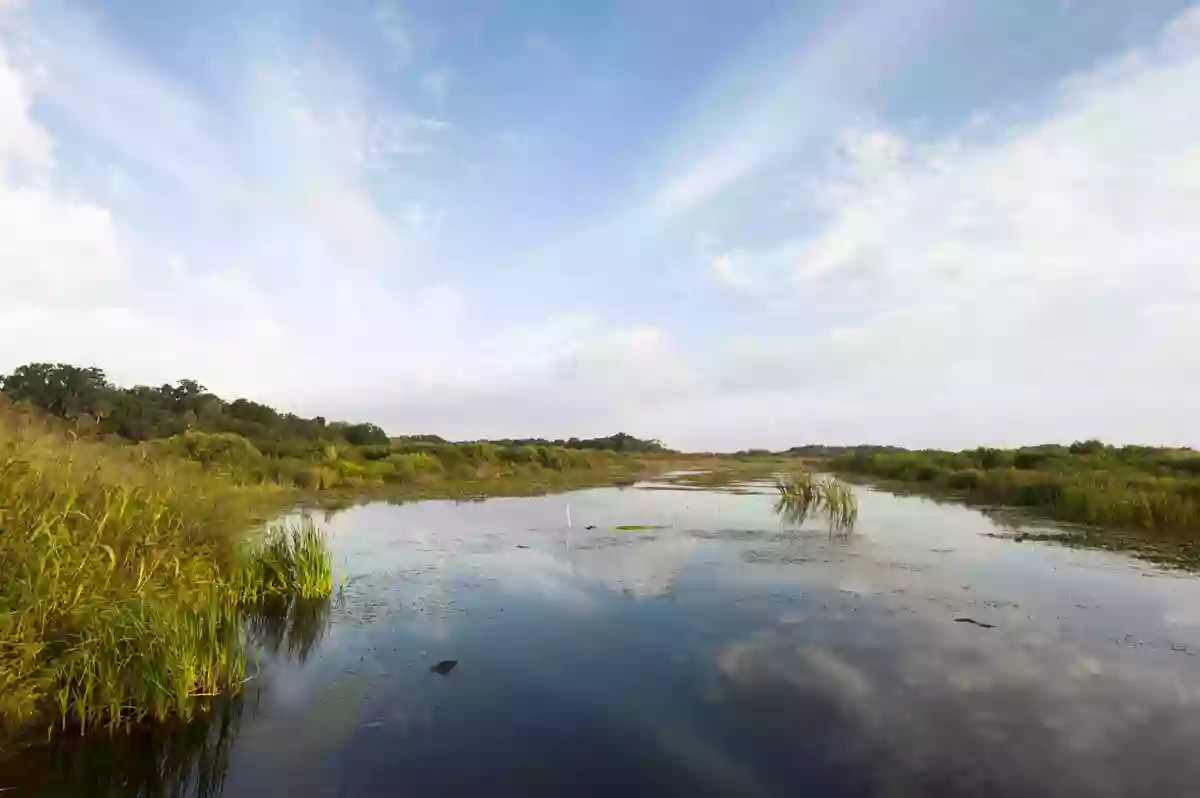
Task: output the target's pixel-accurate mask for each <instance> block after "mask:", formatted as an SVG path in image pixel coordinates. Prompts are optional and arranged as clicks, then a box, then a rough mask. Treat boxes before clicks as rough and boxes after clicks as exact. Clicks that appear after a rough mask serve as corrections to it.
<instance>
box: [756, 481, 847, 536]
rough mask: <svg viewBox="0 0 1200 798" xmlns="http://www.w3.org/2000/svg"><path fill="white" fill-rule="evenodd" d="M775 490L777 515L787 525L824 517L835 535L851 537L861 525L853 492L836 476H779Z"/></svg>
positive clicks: (830, 530) (830, 531) (831, 532)
mask: <svg viewBox="0 0 1200 798" xmlns="http://www.w3.org/2000/svg"><path fill="white" fill-rule="evenodd" d="M775 488H776V490H777V491H778V492H779V500H778V501H777V502H776V503H775V512H777V513H778V514H779V515H780V517H781V518H783V519H784V520H785V521H787V522H788V523H791V524H795V525H797V526H799V525H800V524H803V523H804V522H805V521H807V520H809V519H810V518H823V519H824V520H825V521H826V522H828V525H829V533H830V534H831V535H832V534H834V533H840V534H849V533H850V532H852V531H853V530H854V525H855V524H856V523H857V522H858V499H857V498H856V497H855V495H854V490H853V489H852V488H850V486H848V485H847V484H846V483H844V482H842V481H841V480H838V479H837V478H835V477H832V476H827V475H826V476H819V475H816V474H813V473H812V472H811V471H793V472H792V473H790V474H787V475H784V476H781V477H778V478H777V479H776V482H775Z"/></svg>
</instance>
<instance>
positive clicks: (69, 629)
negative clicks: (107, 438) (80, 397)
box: [0, 404, 333, 730]
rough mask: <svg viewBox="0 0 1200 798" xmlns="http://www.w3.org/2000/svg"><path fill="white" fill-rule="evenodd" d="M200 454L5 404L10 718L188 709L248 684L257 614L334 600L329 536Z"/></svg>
mask: <svg viewBox="0 0 1200 798" xmlns="http://www.w3.org/2000/svg"><path fill="white" fill-rule="evenodd" d="M249 499H250V497H249V496H247V495H246V492H245V491H244V490H241V489H239V488H238V487H237V486H236V485H234V484H232V483H231V482H229V481H228V480H226V479H224V478H222V477H220V476H219V475H216V474H213V473H210V472H206V471H205V470H203V469H202V468H200V467H199V466H198V465H196V464H194V463H188V462H181V461H176V460H171V459H167V458H163V457H161V456H159V455H156V454H155V453H154V452H151V451H146V450H140V449H132V448H120V447H113V446H111V445H108V444H105V443H103V442H98V441H88V440H82V439H78V438H75V437H73V436H71V435H70V434H68V432H66V431H64V430H62V429H60V428H59V427H58V426H57V425H56V424H54V423H52V422H49V421H46V420H44V419H42V418H40V417H38V416H37V415H36V414H33V413H31V412H28V411H22V410H19V409H15V408H12V407H10V406H7V405H6V404H0V508H3V509H2V511H0V512H2V515H0V574H3V575H4V578H3V580H0V723H2V724H3V725H6V726H8V727H14V726H19V725H22V724H28V723H34V724H54V725H57V726H58V727H60V728H65V727H69V726H75V727H78V728H79V729H81V730H86V729H87V728H89V727H91V726H94V725H103V726H117V725H124V724H127V723H130V722H134V721H138V720H141V719H143V718H147V717H153V718H160V719H161V718H165V717H167V716H171V715H179V716H183V717H187V716H189V715H190V714H192V712H193V710H194V708H195V707H196V699H197V698H200V697H204V696H210V695H213V694H219V693H223V692H227V691H229V690H233V689H236V688H237V687H238V686H239V685H240V684H241V683H242V682H243V681H244V680H245V678H246V633H245V628H244V627H245V621H246V617H247V613H248V612H249V611H250V610H251V609H252V608H253V607H254V606H255V605H257V604H259V603H261V602H265V601H290V600H292V599H293V598H305V599H320V598H328V596H329V595H330V592H331V590H332V587H333V583H332V559H331V555H330V551H329V547H328V541H327V540H326V539H325V537H324V536H323V535H322V533H320V532H319V531H318V530H317V529H316V528H315V527H314V526H313V524H312V522H311V520H306V519H300V520H299V521H296V522H292V523H289V524H287V525H276V526H272V527H269V528H268V529H267V530H266V531H265V532H264V533H262V534H254V533H253V530H254V528H255V527H256V526H261V521H260V519H259V518H258V517H257V516H256V515H255V511H254V504H253V502H251V501H250V500H249Z"/></svg>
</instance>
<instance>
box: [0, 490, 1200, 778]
mask: <svg viewBox="0 0 1200 798" xmlns="http://www.w3.org/2000/svg"><path fill="white" fill-rule="evenodd" d="M655 487H663V486H656V485H648V486H639V487H632V488H626V489H617V488H605V489H596V490H588V491H580V492H576V493H571V494H565V495H559V496H548V497H539V498H518V499H492V500H488V501H486V502H480V503H459V504H456V503H453V502H440V501H432V502H422V503H415V504H409V505H403V506H393V505H388V504H374V505H368V506H364V507H359V508H356V509H351V510H347V511H345V512H341V513H338V514H336V515H334V516H332V517H330V518H328V519H327V520H326V526H327V527H328V528H329V529H330V530H331V531H332V532H333V534H334V541H335V548H336V552H337V560H338V563H339V565H340V567H341V568H342V570H343V574H344V577H343V578H344V582H345V587H344V594H343V596H342V598H341V600H340V601H339V602H337V603H336V605H335V606H333V607H332V608H329V609H327V610H324V611H322V610H321V609H320V608H317V610H316V611H314V612H313V613H310V614H309V615H306V616H304V617H303V618H302V619H301V620H302V621H306V622H305V623H302V624H301V626H302V627H303V628H304V630H306V631H303V632H296V633H293V634H292V635H291V639H290V640H289V639H288V638H287V637H286V636H285V637H283V638H282V639H280V638H279V636H278V634H277V635H276V639H275V641H274V646H268V648H267V650H266V651H264V653H263V655H262V663H261V669H260V672H259V676H258V678H257V679H255V680H254V681H253V682H251V684H250V685H248V687H249V688H250V689H249V690H248V691H247V692H246V694H245V695H244V696H243V697H242V698H241V699H240V700H238V701H236V702H229V703H226V704H223V705H221V706H220V707H218V708H217V709H216V710H215V711H214V713H213V716H212V721H211V722H210V723H208V724H207V725H193V726H190V727H184V728H178V729H172V730H167V731H166V732H163V733H160V734H156V735H141V736H134V737H118V738H115V739H97V740H87V741H78V740H75V741H65V742H64V741H60V742H57V743H55V744H54V745H53V746H48V747H46V748H43V749H40V750H38V751H34V752H31V753H29V754H27V755H25V756H24V758H23V759H21V760H18V761H17V762H15V763H9V764H8V765H5V766H4V767H3V768H2V769H0V788H3V787H11V788H13V792H12V794H14V795H53V796H67V795H70V796H75V795H111V796H131V795H153V796H158V795H188V796H191V795H211V796H216V795H223V796H226V798H243V797H244V796H246V797H248V796H255V797H256V798H258V797H269V796H308V795H312V796H354V797H355V798H358V797H360V796H363V797H366V796H392V795H413V796H429V795H520V796H526V795H626V796H627V795H648V796H664V795H687V796H696V795H739V796H743V795H744V796H784V795H787V796H796V795H813V796H820V795H832V796H908V795H931V796H941V797H944V796H1073V795H1080V796H1156V798H1162V797H1163V796H1189V795H1198V794H1200V756H1198V755H1197V751H1200V711H1198V710H1200V657H1198V656H1197V654H1200V580H1197V579H1196V578H1194V577H1191V576H1186V575H1181V574H1174V573H1170V572H1165V571H1161V570H1158V569H1156V568H1154V567H1153V566H1149V565H1146V564H1143V563H1139V562H1137V561H1134V560H1132V559H1129V558H1126V557H1123V556H1120V555H1113V554H1107V553H1101V552H1090V551H1079V550H1071V549H1066V548H1060V547H1056V546H1054V545H1051V544H1041V543H1030V542H1023V543H1018V542H1014V541H1012V540H1005V539H1000V538H996V537H992V536H991V535H993V534H995V533H997V532H1001V531H1002V530H1001V528H1000V527H997V526H996V525H995V524H994V523H993V521H991V520H989V519H988V518H987V517H985V516H983V515H981V514H979V513H978V512H976V511H974V510H970V509H967V508H964V507H959V506H954V505H939V504H935V503H932V502H930V501H928V500H925V499H921V498H916V497H906V498H900V497H896V496H892V495H890V494H886V493H879V492H871V491H867V490H865V489H859V498H860V505H861V509H860V522H859V526H858V528H857V530H856V531H855V533H854V534H853V535H851V536H849V537H833V538H830V536H829V535H828V534H827V533H826V531H825V530H824V529H823V528H822V527H821V525H820V524H813V525H812V526H811V527H804V528H800V529H796V528H788V527H781V524H780V522H779V520H778V518H777V517H776V516H775V514H774V512H773V509H772V505H773V500H774V498H773V496H772V495H771V493H772V492H771V491H770V490H769V489H768V488H767V487H766V486H763V485H749V486H742V487H743V488H747V487H748V488H749V490H750V491H751V492H749V493H732V492H729V491H713V490H663V489H653V488H655ZM568 506H569V507H570V516H571V519H572V525H571V526H570V527H568V524H567V512H568V511H567V508H568ZM633 524H636V525H656V526H659V527H661V528H656V529H650V530H638V531H620V530H616V529H614V528H613V527H615V526H617V525H633ZM587 526H593V527H595V528H594V529H585V527H587ZM962 619H970V620H971V621H977V622H979V623H980V624H990V625H991V626H990V627H988V626H981V625H977V624H975V623H970V622H968V621H966V620H962ZM277 631H278V630H277ZM450 660H456V661H457V665H455V666H453V668H452V669H449V670H448V672H444V673H443V672H438V670H431V667H433V666H435V665H437V664H438V663H439V662H444V661H450ZM448 667H449V666H448V665H446V666H443V668H441V669H440V670H442V671H446V669H447V668H448ZM5 795H7V793H5Z"/></svg>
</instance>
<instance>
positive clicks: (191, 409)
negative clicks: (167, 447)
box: [0, 363, 388, 446]
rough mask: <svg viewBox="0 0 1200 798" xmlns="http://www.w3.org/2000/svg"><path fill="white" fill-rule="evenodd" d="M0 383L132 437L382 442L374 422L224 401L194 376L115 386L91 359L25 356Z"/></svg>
mask: <svg viewBox="0 0 1200 798" xmlns="http://www.w3.org/2000/svg"><path fill="white" fill-rule="evenodd" d="M0 390H2V391H3V392H4V393H5V394H7V395H8V396H9V398H10V399H12V400H13V401H15V402H28V403H30V404H32V405H35V406H37V407H40V408H42V409H43V410H45V411H47V412H48V413H50V414H52V415H55V416H58V417H59V418H64V419H68V420H70V421H75V422H77V423H78V424H80V425H82V426H84V427H86V428H89V429H92V430H93V431H95V432H98V433H101V434H114V435H119V436H121V437H122V438H128V439H129V440H133V441H146V440H151V439H155V438H169V437H171V436H173V435H179V434H181V433H183V432H186V431H188V430H195V431H198V432H208V433H218V432H232V433H236V434H238V435H241V436H242V437H244V438H247V439H249V440H252V441H256V442H258V441H278V440H288V439H300V440H342V441H345V442H346V443H349V444H351V445H353V446H369V445H372V444H387V443H388V436H387V433H386V432H384V431H383V430H382V429H381V428H379V427H378V426H376V425H375V424H370V423H358V424H351V423H348V422H342V421H335V422H327V421H326V420H325V419H324V418H322V417H321V416H316V417H315V418H303V417H301V416H297V415H295V414H294V413H280V412H279V411H277V410H275V409H274V408H272V407H268V406H267V405H264V404H260V403H258V402H254V401H251V400H249V399H235V400H233V401H232V402H227V401H225V400H224V399H222V398H220V397H219V396H217V395H216V394H214V393H212V392H210V391H209V390H208V389H207V388H205V387H204V386H203V385H201V384H199V383H198V382H196V381H195V380H179V381H178V382H176V383H175V384H174V385H169V384H163V385H160V386H157V387H153V386H149V385H135V386H134V387H132V388H121V387H118V386H116V385H113V384H112V383H111V382H109V381H108V378H107V377H106V376H105V374H104V372H103V371H102V370H101V369H99V368H96V367H94V366H91V367H81V366H71V365H67V364H65V363H30V364H28V365H24V366H20V367H18V368H17V369H15V370H14V371H13V372H12V373H11V374H9V375H7V376H4V377H0Z"/></svg>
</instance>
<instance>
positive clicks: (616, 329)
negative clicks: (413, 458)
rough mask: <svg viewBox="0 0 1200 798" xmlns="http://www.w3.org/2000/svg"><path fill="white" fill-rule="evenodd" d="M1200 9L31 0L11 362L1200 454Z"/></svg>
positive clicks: (526, 426) (674, 422)
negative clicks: (1171, 448)
mask: <svg viewBox="0 0 1200 798" xmlns="http://www.w3.org/2000/svg"><path fill="white" fill-rule="evenodd" d="M1197 86H1200V6H1194V5H1191V4H1189V3H1187V2H1174V1H1172V2H1168V1H1167V0H1139V2H1126V1H1124V0H1121V1H1118V0H1089V1H1087V2H1085V1H1084V0H1073V1H1071V0H1063V1H1062V2H1050V1H1049V0H1037V1H1034V0H1028V1H1017V0H1014V1H1013V2H1003V3H1000V2H967V1H966V0H905V2H894V1H893V0H861V1H859V2H854V1H849V2H806V3H797V2H781V1H779V2H776V1H774V0H760V1H759V2H754V3H747V2H733V1H732V0H731V1H730V2H700V1H699V0H686V1H685V0H656V1H655V2H632V0H631V1H630V2H605V3H601V2H583V1H582V0H580V2H520V3H518V2H508V3H506V2H497V1H480V2H398V1H397V2H386V1H383V2H381V1H379V0H367V1H366V2H345V3H322V2H315V1H314V2H282V1H277V2H263V3H255V4H249V5H248V4H244V3H229V2H221V1H217V2H209V3H188V4H184V3H175V2H150V1H149V0H119V1H118V0H107V2H75V3H72V2H56V1H53V0H47V1H43V0H24V2H22V1H21V0H0V224H3V225H4V227H5V228H6V230H5V232H4V233H3V235H0V370H3V371H7V370H9V369H10V368H12V367H13V366H16V365H18V364H20V363H24V362H28V361H32V360H61V361H67V362H75V363H89V364H96V365H99V366H101V367H103V368H105V369H106V370H107V371H108V372H109V374H110V376H111V377H112V378H114V379H115V380H117V381H119V382H123V383H124V382H147V383H152V384H153V383H159V382H163V381H166V380H174V379H177V378H180V377H190V378H195V379H198V380H199V381H201V382H202V383H204V384H205V385H207V386H209V387H210V388H212V389H214V390H216V391H218V392H220V393H222V394H224V395H228V396H234V395H245V396H250V397H252V398H255V399H259V400H262V401H267V402H271V403H273V404H275V405H277V406H280V407H285V408H288V409H291V410H295V411H296V412H303V413H321V414H323V415H326V416H329V417H334V416H341V417H346V418H353V419H370V420H375V421H377V422H378V423H381V424H383V425H384V426H385V427H386V428H387V429H389V430H390V431H392V432H394V433H406V432H438V433H441V434H444V435H448V436H454V437H476V436H502V435H549V436H570V435H594V434H606V433H608V432H611V431H614V430H616V429H625V430H628V431H630V432H633V433H635V434H642V435H647V436H654V437H662V438H664V439H665V440H666V441H667V442H668V443H671V444H674V445H678V446H685V447H700V448H710V447H712V448H741V447H747V446H773V447H775V446H787V445H793V444H798V443H803V442H862V441H874V442H889V443H902V444H907V445H936V446H967V445H975V444H978V443H991V444H1013V443H1021V442H1029V441H1040V440H1071V439H1075V438H1084V437H1093V436H1096V437H1102V438H1105V439H1109V440H1113V441H1126V442H1133V441H1137V442H1159V443H1183V444H1200V438H1197V435H1200V433H1198V432H1197V428H1196V426H1195V424H1194V422H1193V414H1192V413H1190V412H1188V408H1190V407H1194V397H1195V395H1196V393H1197V391H1198V390H1200V354H1198V351H1200V350H1198V349H1197V347H1196V346H1195V343H1194V342H1195V341H1196V340H1200V224H1197V223H1196V221H1195V220H1196V219H1200V91H1197V90H1196V87H1197Z"/></svg>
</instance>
